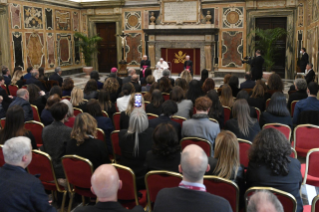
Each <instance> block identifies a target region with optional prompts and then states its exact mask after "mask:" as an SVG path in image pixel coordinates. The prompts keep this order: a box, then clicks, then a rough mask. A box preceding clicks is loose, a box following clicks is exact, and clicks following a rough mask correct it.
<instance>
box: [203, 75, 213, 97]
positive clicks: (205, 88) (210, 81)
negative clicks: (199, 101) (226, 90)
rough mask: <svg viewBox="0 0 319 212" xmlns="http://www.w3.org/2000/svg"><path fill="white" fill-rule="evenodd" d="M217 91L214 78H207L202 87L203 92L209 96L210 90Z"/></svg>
mask: <svg viewBox="0 0 319 212" xmlns="http://www.w3.org/2000/svg"><path fill="white" fill-rule="evenodd" d="M214 89H215V82H214V80H213V79H212V78H207V79H206V80H205V81H204V84H203V86H202V90H203V92H204V94H207V92H209V91H210V90H214Z"/></svg>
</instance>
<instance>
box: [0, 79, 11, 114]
mask: <svg viewBox="0 0 319 212" xmlns="http://www.w3.org/2000/svg"><path fill="white" fill-rule="evenodd" d="M4 83H5V81H4V78H3V77H2V76H0V96H2V102H1V101H0V103H1V106H0V118H4V117H5V116H6V111H7V110H8V107H9V105H10V103H11V102H12V99H13V96H11V95H8V94H7V92H6V91H5V90H4V89H3V88H2V87H1V86H2V85H3V84H4Z"/></svg>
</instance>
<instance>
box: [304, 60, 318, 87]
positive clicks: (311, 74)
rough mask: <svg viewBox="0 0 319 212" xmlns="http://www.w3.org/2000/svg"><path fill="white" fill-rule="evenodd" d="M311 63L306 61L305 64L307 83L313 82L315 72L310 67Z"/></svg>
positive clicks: (311, 66)
mask: <svg viewBox="0 0 319 212" xmlns="http://www.w3.org/2000/svg"><path fill="white" fill-rule="evenodd" d="M312 68H313V65H312V64H311V63H308V64H307V66H306V73H305V74H306V75H305V80H306V81H307V84H309V83H310V82H313V80H314V79H315V76H316V74H315V72H314V70H313V69H312Z"/></svg>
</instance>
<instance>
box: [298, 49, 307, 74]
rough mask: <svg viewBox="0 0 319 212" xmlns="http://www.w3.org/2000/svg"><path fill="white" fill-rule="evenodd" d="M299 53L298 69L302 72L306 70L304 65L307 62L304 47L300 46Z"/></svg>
mask: <svg viewBox="0 0 319 212" xmlns="http://www.w3.org/2000/svg"><path fill="white" fill-rule="evenodd" d="M300 53H301V54H302V56H301V59H300V65H299V67H300V71H301V72H304V71H305V70H306V66H307V64H308V63H309V56H308V54H307V52H306V49H305V48H302V49H301V51H300Z"/></svg>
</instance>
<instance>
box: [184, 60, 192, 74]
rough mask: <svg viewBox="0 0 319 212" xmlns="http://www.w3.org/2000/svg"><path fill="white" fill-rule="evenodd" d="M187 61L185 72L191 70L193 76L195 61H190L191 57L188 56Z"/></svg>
mask: <svg viewBox="0 0 319 212" xmlns="http://www.w3.org/2000/svg"><path fill="white" fill-rule="evenodd" d="M185 59H186V61H185V62H184V70H189V72H191V74H192V75H193V61H191V60H190V56H189V55H187V56H186V58H185Z"/></svg>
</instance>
